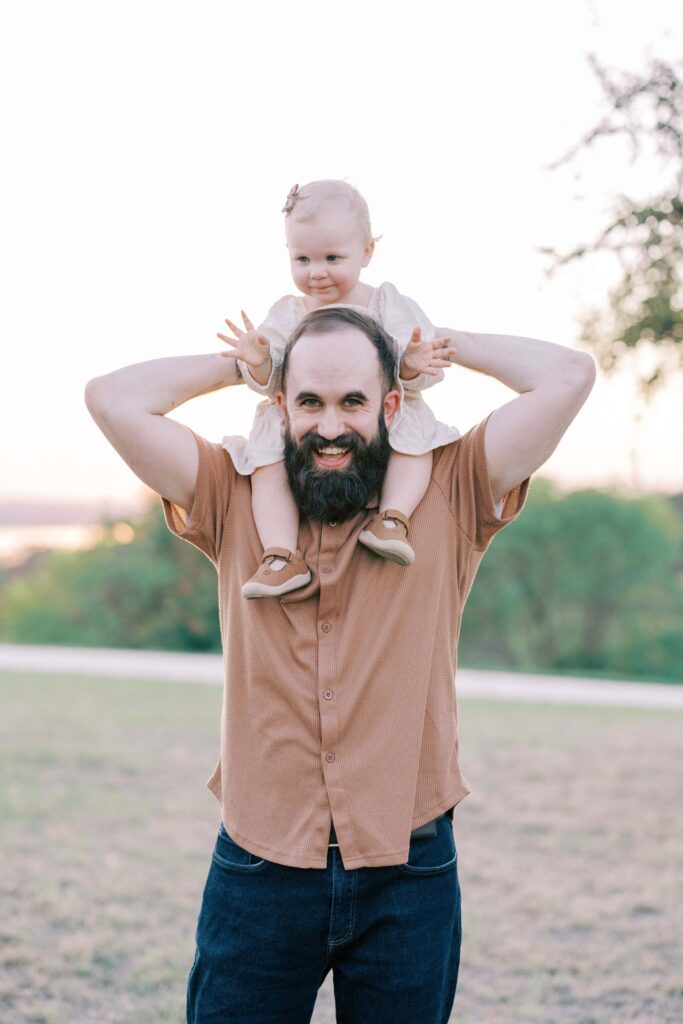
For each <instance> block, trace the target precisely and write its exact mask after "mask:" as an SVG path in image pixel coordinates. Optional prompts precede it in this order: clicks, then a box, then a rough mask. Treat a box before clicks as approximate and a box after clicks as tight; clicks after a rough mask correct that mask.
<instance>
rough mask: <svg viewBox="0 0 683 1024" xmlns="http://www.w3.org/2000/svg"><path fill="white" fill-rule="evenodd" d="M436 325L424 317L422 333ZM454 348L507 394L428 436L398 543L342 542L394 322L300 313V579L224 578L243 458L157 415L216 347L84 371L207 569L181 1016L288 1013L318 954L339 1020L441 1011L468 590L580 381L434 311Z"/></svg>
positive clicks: (123, 449) (292, 347) (367, 512)
mask: <svg viewBox="0 0 683 1024" xmlns="http://www.w3.org/2000/svg"><path fill="white" fill-rule="evenodd" d="M438 333H439V334H440V333H442V332H441V331H439V332H438ZM443 333H444V336H445V338H447V339H448V340H447V341H445V345H449V344H454V345H455V347H456V349H457V355H456V356H455V358H454V359H453V361H454V362H457V363H459V364H460V365H461V366H463V367H466V368H469V369H471V370H476V371H479V372H482V373H485V374H489V375H491V376H493V377H495V378H496V379H498V380H500V381H502V382H503V383H504V384H506V385H508V386H509V387H511V388H513V389H514V390H515V391H517V392H518V397H516V398H514V399H513V400H512V401H510V402H508V403H507V404H506V405H503V406H502V407H501V408H499V409H496V410H494V411H493V412H492V413H489V415H488V416H487V417H486V418H485V419H483V420H482V421H481V422H480V423H479V424H478V425H477V426H475V427H473V428H472V429H471V430H469V431H468V432H467V433H466V434H464V436H462V437H460V438H458V440H457V441H454V442H453V443H452V444H449V445H444V446H443V447H442V448H439V449H437V450H436V451H435V453H434V464H433V470H432V478H431V481H430V484H429V487H428V489H427V492H426V494H425V497H424V498H423V500H422V502H421V503H420V505H419V506H418V508H417V509H416V511H415V512H414V514H413V516H412V518H411V542H412V544H413V547H414V549H415V554H416V558H415V562H414V564H413V565H412V566H410V567H409V568H405V567H401V566H397V565H395V564H394V563H392V562H390V561H387V560H386V559H383V558H379V557H377V556H376V555H375V554H373V553H372V552H371V551H369V550H368V549H367V548H365V547H364V546H363V545H360V544H359V543H358V536H359V534H360V532H361V531H362V530H363V528H364V527H365V526H366V525H367V523H368V522H369V521H370V519H371V518H372V516H373V514H374V513H375V512H376V510H377V504H378V493H379V491H380V489H381V485H382V480H383V476H384V473H385V471H386V466H387V462H388V456H389V447H388V444H387V430H388V428H389V427H390V426H391V422H392V420H393V418H394V416H395V415H396V413H397V409H398V406H399V402H400V395H399V392H398V391H397V390H396V389H395V387H394V382H395V372H396V369H395V363H394V357H393V345H392V341H391V339H390V338H388V337H387V336H386V335H385V333H384V331H383V330H382V328H381V327H379V326H378V325H377V324H376V323H375V322H374V321H373V320H371V319H370V318H369V317H367V316H365V315H364V314H362V313H361V312H358V311H357V310H355V309H352V308H348V307H347V308H344V307H339V306H338V307H327V308H322V309H319V310H315V311H314V312H312V313H310V314H309V315H308V316H307V317H306V318H305V319H304V320H303V321H302V323H301V324H300V325H299V327H298V328H297V330H296V332H295V334H294V335H293V337H292V338H291V339H290V343H289V347H288V349H287V353H286V356H285V361H284V364H283V367H282V380H281V391H280V393H279V396H278V402H279V404H280V408H281V409H282V413H283V417H284V423H285V431H286V464H287V471H288V477H289V481H290V486H291V488H292V491H293V493H294V496H295V498H296V501H297V503H298V506H299V508H300V510H301V521H300V531H299V553H300V556H301V560H302V564H303V565H305V566H307V567H308V569H309V570H310V572H311V580H310V582H309V583H308V584H306V585H305V586H304V587H302V588H301V589H299V590H295V591H292V592H290V593H288V594H285V595H284V596H282V597H281V598H272V599H268V600H264V601H245V600H244V599H243V598H242V596H241V586H242V584H243V582H244V581H245V580H246V579H249V577H250V576H251V575H252V574H253V572H254V570H255V568H256V566H257V565H258V563H259V561H260V558H261V548H260V543H259V538H258V533H257V531H256V527H255V524H254V520H253V517H252V510H251V488H250V480H249V478H248V477H244V476H241V475H239V474H238V473H237V472H236V470H235V468H234V466H233V464H232V462H231V459H230V456H229V454H228V453H227V451H226V450H225V449H224V448H223V447H222V446H220V445H218V444H215V443H211V442H209V441H207V440H206V439H205V438H203V437H201V436H200V435H198V434H196V433H194V431H192V430H190V429H189V428H188V427H186V426H183V425H182V424H179V423H177V422H175V421H174V420H172V419H168V418H167V417H166V413H168V412H170V411H171V410H172V409H175V408H177V407H178V406H179V405H181V404H182V403H183V402H186V401H188V400H189V399H191V398H193V397H195V396H197V395H202V394H206V393H207V392H209V391H214V390H216V389H218V388H221V387H225V386H227V385H229V384H233V383H237V382H238V377H237V371H236V368H235V362H234V360H226V359H224V358H221V355H220V354H216V355H213V354H211V355H199V356H188V357H171V358H167V359H159V360H154V361H151V362H147V363H140V364H137V365H134V366H129V367H125V368H123V369H122V370H118V371H115V372H114V373H111V374H108V375H106V376H104V377H98V378H95V379H94V380H92V381H90V382H89V384H88V385H87V388H86V402H87V405H88V408H89V410H90V412H91V414H92V415H93V417H94V418H95V420H96V422H97V423H98V425H99V426H100V428H101V429H102V431H103V432H104V434H105V435H106V436H107V438H108V439H109V440H110V442H111V443H112V444H113V445H114V447H115V448H116V449H117V451H118V452H119V453H120V454H121V456H122V457H123V458H124V459H125V461H126V462H127V463H128V465H129V466H130V467H131V469H132V470H133V471H134V472H135V473H136V475H137V476H138V477H140V479H141V480H143V481H144V482H145V483H147V484H148V485H149V486H150V487H151V488H152V489H153V490H155V491H156V492H157V493H158V494H159V495H160V497H161V501H162V505H163V510H164V514H165V516H166V522H167V524H168V526H169V528H170V529H171V530H172V531H173V533H174V534H176V535H177V536H178V537H181V538H182V539H184V540H186V541H188V542H189V543H191V544H193V545H195V546H196V547H197V548H199V549H200V550H201V551H202V552H203V553H204V554H205V555H206V556H207V557H208V558H209V559H210V560H211V562H212V563H213V565H214V566H215V568H216V570H217V573H218V583H219V587H218V591H219V614H220V624H221V635H222V637H223V641H224V648H225V649H224V666H225V682H224V693H223V709H222V716H221V747H220V755H219V757H218V761H217V764H216V767H215V770H214V771H213V773H212V774H211V777H210V778H209V779H208V782H207V786H208V787H209V789H210V790H211V792H212V793H213V794H214V796H215V797H216V799H217V800H218V802H219V803H220V807H221V817H222V820H221V822H220V826H219V829H218V835H217V837H216V840H215V845H214V847H213V850H212V853H211V863H210V868H209V872H208V877H207V880H206V885H205V887H204V892H203V897H202V904H201V911H200V915H199V920H198V925H197V932H196V953H195V959H194V963H193V965H192V967H191V970H190V973H189V979H188V988H187V1020H188V1022H189V1024H217V1022H219V1021H220V1022H223V1021H225V1022H227V1021H235V1022H239V1024H285V1022H286V1024H308V1022H309V1021H310V1019H311V1015H312V1012H313V1007H314V1005H315V1001H316V996H317V993H318V989H319V987H320V985H321V984H322V982H323V980H324V978H325V976H326V975H327V973H328V972H329V971H330V970H332V972H333V978H334V989H335V1002H336V1011H337V1019H338V1020H339V1021H352V1022H353V1024H403V1022H405V1024H445V1022H446V1021H447V1020H448V1018H449V1016H450V1011H451V1008H452V1005H453V1001H454V997H455V989H456V983H457V977H458V968H459V960H460V942H461V903H460V885H459V880H458V857H457V850H456V844H455V832H454V825H453V809H454V807H456V806H457V804H458V803H459V802H460V801H461V800H462V799H463V798H464V797H465V796H467V794H468V793H469V792H470V789H469V786H468V784H467V782H466V781H465V779H464V778H463V775H462V773H461V771H460V765H459V761H458V715H457V703H456V692H455V688H454V678H455V671H456V661H457V641H458V636H459V631H460V621H461V616H462V611H463V607H464V604H465V600H466V598H467V595H468V593H469V590H470V587H471V585H472V582H473V580H474V576H475V574H476V571H477V568H478V566H479V564H480V562H481V558H482V556H483V554H484V552H485V551H486V549H487V547H488V545H489V544H490V542H491V540H492V538H493V537H494V535H495V534H496V533H497V532H498V531H500V530H501V529H503V528H504V527H505V526H507V525H508V524H509V523H511V522H512V521H513V520H514V519H515V518H516V517H517V515H518V514H519V512H520V511H521V509H522V507H523V505H524V502H525V499H526V495H527V489H528V485H529V477H530V475H531V473H533V472H534V471H536V470H537V469H538V468H539V467H540V466H541V465H542V464H543V463H544V462H545V460H546V459H547V458H548V457H549V456H550V454H551V453H552V452H553V451H554V449H555V447H556V446H557V443H558V442H559V440H560V438H561V437H562V435H563V433H564V432H565V430H566V429H567V427H568V426H569V424H570V423H571V421H572V420H573V418H574V417H575V416H576V414H577V412H578V411H579V409H580V408H581V406H582V404H583V402H584V401H585V399H586V397H587V396H588V393H589V392H590V389H591V387H592V385H593V381H594V378H595V366H594V363H593V360H592V359H591V358H590V357H588V356H586V355H584V354H581V353H577V352H574V351H572V350H570V349H566V348H563V347H562V346H558V345H554V344H551V343H549V342H543V341H537V340H534V339H530V338H516V337H509V336H499V335H481V334H467V333H464V332H443Z"/></svg>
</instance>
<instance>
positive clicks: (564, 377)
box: [436, 327, 595, 502]
mask: <svg viewBox="0 0 683 1024" xmlns="http://www.w3.org/2000/svg"><path fill="white" fill-rule="evenodd" d="M436 333H437V337H441V336H443V337H447V338H449V339H450V340H451V344H452V345H453V346H454V347H455V348H456V349H457V355H455V356H454V357H453V359H452V361H453V362H454V363H458V364H459V365H460V366H465V367H467V368H468V369H470V370H476V371H478V372H479V373H485V374H487V375H488V376H490V377H495V378H496V380H499V381H500V382H501V383H502V384H505V385H507V387H509V388H512V389H513V390H514V391H517V392H518V393H519V394H518V397H517V398H513V399H512V401H510V402H508V403H507V404H506V405H502V406H501V407H500V408H499V409H496V410H495V411H494V412H493V413H492V414H491V417H490V418H489V421H488V423H487V425H486V435H485V449H486V461H487V463H488V467H489V477H490V480H491V490H492V493H493V500H494V501H495V502H497V501H500V499H501V498H502V497H503V496H504V495H506V494H507V493H508V491H510V490H511V489H512V488H513V487H515V486H516V485H517V484H520V483H521V482H522V481H523V480H526V478H527V477H529V476H531V474H532V473H535V472H536V470H537V469H539V468H540V467H541V466H542V465H543V463H544V462H546V461H547V459H549V458H550V456H551V455H552V453H553V452H554V451H555V448H556V447H557V445H558V443H559V441H560V438H561V437H562V435H563V434H564V432H565V431H566V430H567V427H568V426H569V424H570V423H571V422H572V420H573V419H574V417H575V416H576V414H577V413H578V411H579V409H580V408H581V406H582V405H583V403H584V402H585V401H586V399H587V398H588V395H589V394H590V391H591V388H592V387H593V384H594V382H595V362H594V360H593V358H592V357H591V356H590V355H588V354H587V353H586V352H577V351H575V350H574V349H571V348H566V347H565V346H563V345H555V344H554V343H553V342H550V341H537V340H536V339H535V338H520V337H515V336H514V335H508V334H471V333H469V332H468V331H452V330H449V329H448V328H442V327H438V328H436Z"/></svg>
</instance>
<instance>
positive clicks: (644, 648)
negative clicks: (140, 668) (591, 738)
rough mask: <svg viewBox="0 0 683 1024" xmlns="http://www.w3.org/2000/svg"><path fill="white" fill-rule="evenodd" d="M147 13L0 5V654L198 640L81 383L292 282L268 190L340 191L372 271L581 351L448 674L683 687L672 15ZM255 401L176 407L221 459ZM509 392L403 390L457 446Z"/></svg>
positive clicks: (677, 45)
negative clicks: (360, 204)
mask: <svg viewBox="0 0 683 1024" xmlns="http://www.w3.org/2000/svg"><path fill="white" fill-rule="evenodd" d="M161 11H162V8H160V6H159V5H158V4H155V3H141V4H135V5H132V4H126V3H123V4H120V5H118V6H117V8H116V10H114V9H113V8H109V7H106V8H105V7H103V6H102V5H97V4H95V5H93V4H84V3H67V4H66V5H60V7H59V8H57V7H53V6H51V5H47V4H44V3H42V4H40V3H38V4H27V5H14V6H13V7H11V8H8V9H7V10H6V12H5V14H4V23H5V29H6V31H5V32H4V41H3V43H2V44H1V45H2V47H3V61H2V68H1V70H0V75H2V78H3V80H4V88H5V94H6V95H7V96H11V98H12V100H11V103H9V104H7V105H6V107H5V110H4V113H3V115H2V117H3V135H4V138H5V141H6V143H7V144H8V151H10V152H11V153H12V160H11V161H10V162H6V163H5V166H4V167H3V177H4V180H5V189H4V193H5V197H6V202H5V204H4V205H5V209H4V214H3V222H4V224H3V242H2V277H3V283H4V286H5V287H4V291H5V299H4V301H3V305H2V310H1V311H0V316H1V317H2V326H3V335H4V337H5V346H6V348H5V351H6V356H5V388H4V396H3V403H2V408H1V409H0V417H1V420H2V430H1V431H0V446H1V460H2V477H1V479H2V485H1V486H2V491H1V495H0V639H1V640H5V641H12V642H21V643H39V644H45V643H65V644H82V645H98V644H99V645H111V646H119V645H123V646H128V647H151V648H155V647H156V648H158V647H163V648H168V649H172V650H176V649H177V650H202V651H217V650H218V649H219V635H218V624H217V616H216V608H215V595H214V590H215V580H214V579H213V578H212V574H213V570H212V568H211V566H210V565H209V564H208V563H204V561H203V560H201V559H197V558H196V556H195V554H194V553H193V552H190V551H185V550H183V545H180V544H177V543H172V542H171V540H170V538H169V537H167V536H166V533H165V529H164V527H163V524H162V521H161V510H160V503H159V501H158V499H157V498H156V496H155V495H153V494H151V493H150V492H149V491H148V490H147V489H146V488H145V487H144V485H142V484H141V483H140V481H138V480H137V479H136V477H135V476H134V475H133V474H132V472H131V471H130V470H129V469H128V467H127V466H126V465H125V464H124V463H123V461H122V460H121V459H120V458H119V457H118V455H117V454H116V452H115V451H114V450H113V449H112V448H111V447H110V446H109V444H108V443H107V441H106V440H105V438H104V437H103V436H102V435H101V434H100V432H99V431H98V429H97V428H96V426H95V425H94V423H93V422H92V420H91V419H90V417H89V415H88V413H87V410H86V408H85V404H84V401H83V388H84V386H85V383H86V382H87V381H88V380H89V379H90V378H91V377H94V376H97V375H99V374H102V373H106V372H108V371H110V370H112V369H115V368H116V367H119V366H122V365H125V364H128V363H132V362H137V361H141V360H146V359H155V358H158V357H161V356H165V355H173V354H183V353H195V352H209V351H217V350H220V349H221V348H223V343H222V342H220V341H219V340H218V339H217V338H216V332H217V331H219V330H221V329H225V328H224V318H225V317H226V316H227V317H231V318H233V319H234V318H236V317H238V316H239V310H240V308H244V309H246V310H247V311H248V312H249V314H250V316H251V317H252V318H253V319H254V320H255V321H258V320H260V319H261V318H263V316H265V313H266V311H267V309H268V307H269V306H270V304H271V303H272V302H273V301H274V300H275V299H276V298H277V297H278V296H280V295H282V294H284V293H285V292H288V291H293V290H294V286H293V284H292V283H291V281H290V279H289V273H288V262H287V257H286V250H285V245H284V233H283V218H282V215H281V213H280V210H281V207H282V205H283V202H284V197H285V196H286V193H287V191H288V190H289V188H290V186H291V185H292V184H293V183H294V182H299V183H303V182H305V181H308V180H311V179H314V178H318V177H344V178H347V179H348V180H350V181H351V182H352V183H353V184H355V185H356V186H357V187H358V188H359V189H360V190H361V191H362V192H363V194H364V195H365V196H366V198H367V200H368V203H369V207H370V211H371V216H372V224H373V231H374V233H375V234H381V235H382V239H381V241H380V242H379V244H378V247H377V251H376V255H375V257H374V259H373V262H372V264H371V266H370V267H369V268H368V271H367V272H366V275H365V276H366V279H367V280H368V281H369V282H370V283H375V284H378V283H380V282H381V281H383V280H391V281H393V282H394V283H395V284H396V285H397V287H398V288H399V289H400V290H401V291H403V292H404V293H406V294H408V295H411V296H412V297H414V298H415V299H416V300H417V301H418V302H419V303H420V304H421V305H422V307H423V308H424V309H425V311H426V312H427V314H428V315H429V316H430V318H431V319H432V321H433V322H434V323H437V324H440V325H447V326H450V327H453V328H455V329H465V330H473V331H480V332H498V333H507V334H525V335H529V336H533V337H538V338H543V339H547V340H552V341H555V342H558V343H560V344H563V345H567V346H570V347H575V348H586V349H588V350H589V351H590V352H592V353H593V355H594V356H595V357H596V359H597V361H598V363H599V366H600V373H599V379H598V382H597V384H596V386H595V388H594V390H593V392H592V394H591V396H590V398H589V400H588V402H587V404H586V405H585V407H584V409H583V410H582V411H581V413H580V415H579V416H578V418H577V420H576V421H575V423H573V424H572V426H571V427H570V429H569V430H568V432H567V434H566V435H565V437H564V438H563V440H562V442H561V444H560V445H559V448H558V449H557V451H556V452H555V454H554V455H553V456H552V458H551V459H550V460H549V461H548V462H547V463H546V465H545V466H544V467H543V468H542V469H541V471H540V472H539V473H538V474H537V475H536V476H535V478H534V480H533V484H532V489H531V498H530V503H529V509H528V511H527V512H526V513H525V515H524V516H523V517H522V521H521V522H520V523H519V525H518V526H517V527H516V528H515V530H510V531H506V532H505V533H504V534H503V535H501V537H500V538H498V539H497V540H496V543H495V544H494V545H493V547H492V549H491V551H490V553H489V555H488V556H487V559H486V561H485V564H484V566H483V567H482V571H481V574H480V579H479V583H478V587H477V588H476V589H475V591H474V593H473V595H472V598H471V601H470V604H469V607H468V609H467V616H468V623H469V627H470V628H469V629H467V630H466V631H465V635H464V638H463V650H462V652H461V653H462V657H463V659H464V663H465V664H473V665H474V664H477V665H490V666H497V665H500V666H505V667H507V668H510V667H516V668H530V669H534V668H535V669H544V670H553V671H555V670H557V671H566V670H567V669H572V670H577V671H578V670H586V671H590V672H591V673H593V674H595V673H601V672H604V673H607V674H610V673H611V674H617V675H619V676H621V677H625V676H634V677H638V676H641V677H646V678H658V679H669V680H671V681H681V679H682V678H683V674H682V673H681V668H680V666H681V664H682V663H683V657H682V655H683V632H682V622H683V619H682V617H681V611H682V609H683V589H682V587H683V584H682V583H681V570H682V569H683V555H682V547H681V538H682V536H683V533H682V526H683V522H682V517H683V460H682V457H681V451H682V450H683V416H682V415H681V397H682V395H683V373H682V372H681V369H682V366H683V359H682V358H681V357H682V354H683V314H682V312H681V310H682V307H683V284H682V282H681V259H682V258H681V251H682V250H681V240H682V234H683V231H682V227H681V223H682V221H681V217H682V209H683V208H682V206H681V203H682V196H681V182H682V176H683V138H682V134H681V133H682V130H683V83H682V82H681V64H680V61H679V63H677V60H679V58H680V53H681V45H682V43H683V35H682V16H681V11H680V5H679V4H677V3H675V2H665V0H659V2H655V3H653V4H650V5H647V7H642V6H638V5H626V6H625V5H624V4H620V3H618V2H616V0H600V2H598V0H595V2H586V0H584V2H579V3H571V4H570V3H565V4H544V3H541V2H533V0H526V2H522V3H520V4H516V5H506V4H503V3H484V4H479V5H465V4H443V3H436V2H428V3H426V4H425V5H421V7H420V10H419V15H418V13H417V11H416V10H415V9H414V8H413V7H412V6H411V5H407V4H401V3H398V4H396V3H393V4H388V3H381V2H380V3H376V4H372V5H369V6H362V5H360V4H358V3H354V2H351V3H349V4H347V5H346V6H345V8H344V11H343V14H341V13H340V14H339V15H333V14H332V13H329V12H328V13H324V12H321V11H320V10H319V9H318V8H316V7H315V6H313V5H310V4H305V3H304V4H303V5H300V6H297V8H296V10H295V11H292V10H290V9H288V8H287V7H286V6H282V7H277V6H275V5H266V6H265V7H263V8H262V9H260V8H258V7H255V8H250V9H249V10H247V9H246V8H244V9H237V7H236V6H231V5H224V4H212V3H203V4H199V5H197V6H196V7H195V8H193V11H192V15H191V16H190V14H189V12H188V10H187V9H186V8H185V7H183V6H181V5H174V4H168V5H165V6H164V7H163V15H162V14H161ZM8 367H9V370H8ZM257 397H258V396H255V395H254V394H253V393H252V392H250V391H249V390H248V389H246V388H233V389H231V390H228V391H223V392H219V393H217V394H213V395H210V396H206V397H204V398H201V399H198V400H195V401H194V402H192V403H190V404H189V405H186V406H184V407H183V408H181V409H179V410H178V411H177V413H175V414H174V415H175V416H176V417H177V418H178V419H179V420H181V421H182V422H185V423H188V424H189V425H191V426H192V427H193V429H195V430H197V431H198V432H200V433H202V434H204V435H205V436H206V437H208V438H210V439H211V440H214V441H220V440H221V438H222V437H223V436H224V435H225V434H230V433H246V432H247V431H248V429H249V425H250V422H251V418H252V415H253V410H254V407H255V404H256V399H257ZM510 397H511V392H509V391H508V390H507V389H506V388H504V387H503V386H502V385H500V384H499V383H498V382H496V381H494V380H491V379H487V378H484V377H483V376H481V375H479V374H473V373H471V372H468V371H464V370H458V369H453V370H452V371H450V372H449V374H448V379H447V380H446V382H444V383H443V384H441V385H440V386H438V387H437V388H435V389H433V390H432V391H430V392H429V394H428V400H429V401H430V403H431V404H432V405H433V407H434V409H435V411H436V412H437V415H439V417H440V418H441V419H443V420H446V421H447V422H451V423H454V424H456V425H457V426H458V427H459V428H460V429H461V431H463V432H464V431H465V430H466V429H468V428H469V427H470V426H472V425H473V424H475V423H476V422H478V421H479V420H480V419H482V418H483V416H485V415H486V414H487V413H488V412H489V411H490V410H491V409H492V408H495V407H496V406H497V405H501V404H503V403H504V402H505V401H507V400H508V399H509V398H510ZM494 580H496V581H500V580H503V581H504V584H503V585H502V586H499V585H494V584H493V581H494Z"/></svg>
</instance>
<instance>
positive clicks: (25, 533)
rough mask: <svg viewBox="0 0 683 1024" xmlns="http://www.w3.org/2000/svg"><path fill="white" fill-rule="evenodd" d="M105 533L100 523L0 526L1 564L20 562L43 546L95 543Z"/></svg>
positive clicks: (65, 548)
mask: <svg viewBox="0 0 683 1024" xmlns="http://www.w3.org/2000/svg"><path fill="white" fill-rule="evenodd" d="M101 533H102V527H101V526H98V525H97V524H89V525H82V524H79V525H69V526H0V565H2V566H8V565H18V564H19V563H20V562H23V560H24V559H25V558H26V556H27V555H28V554H30V553H31V552H32V551H35V550H37V549H41V548H60V549H62V550H74V549H75V548H86V547H90V546H91V545H93V544H95V543H96V541H97V540H98V539H99V537H100V536H101Z"/></svg>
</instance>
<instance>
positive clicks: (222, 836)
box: [212, 822, 269, 872]
mask: <svg viewBox="0 0 683 1024" xmlns="http://www.w3.org/2000/svg"><path fill="white" fill-rule="evenodd" d="M212 859H213V861H214V863H215V864H217V865H218V867H220V868H225V869H226V870H228V871H242V872H244V871H247V872H254V871H262V870H263V868H265V866H266V864H268V863H269V862H268V861H267V860H262V859H259V858H258V857H256V856H255V855H254V854H253V853H249V851H248V850H245V849H244V847H242V846H240V845H239V844H238V843H236V842H235V840H234V839H233V838H232V837H231V836H229V835H228V833H227V831H226V829H225V825H224V824H223V822H221V825H220V828H219V829H218V835H217V837H216V845H215V847H214V850H213V854H212Z"/></svg>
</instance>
